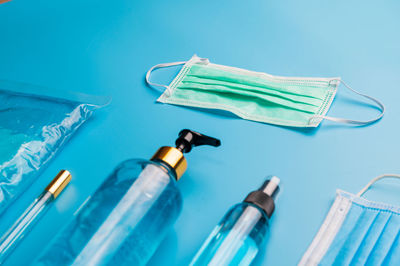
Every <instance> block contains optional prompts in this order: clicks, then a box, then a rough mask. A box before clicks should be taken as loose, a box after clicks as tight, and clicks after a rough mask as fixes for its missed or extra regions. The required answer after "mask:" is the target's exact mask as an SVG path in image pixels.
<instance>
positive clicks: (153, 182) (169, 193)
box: [36, 160, 182, 265]
mask: <svg viewBox="0 0 400 266" xmlns="http://www.w3.org/2000/svg"><path fill="white" fill-rule="evenodd" d="M181 207H182V197H181V194H180V192H179V190H178V189H177V187H176V181H175V178H174V174H173V173H172V172H171V171H170V170H169V169H167V168H166V167H164V166H163V165H161V164H158V163H155V162H151V161H140V160H128V161H125V162H123V163H122V164H121V165H120V166H118V167H117V168H116V169H115V170H114V172H113V173H112V174H111V175H110V176H109V177H108V178H107V179H106V181H105V182H104V183H103V184H102V185H101V186H100V187H99V188H98V189H97V191H96V192H95V193H94V194H93V195H92V196H91V197H90V198H89V199H88V200H87V201H86V203H85V204H84V205H83V206H82V207H81V208H80V210H79V211H78V212H77V213H76V214H75V216H74V218H73V220H72V221H71V222H70V223H69V225H68V226H67V227H66V228H65V229H64V230H63V231H62V232H61V233H60V234H58V236H57V237H56V239H55V241H53V242H52V243H51V244H50V246H49V247H48V248H47V249H46V251H45V253H44V254H42V256H41V257H40V258H39V260H38V261H37V262H36V264H39V265H144V264H146V263H147V261H148V260H149V259H150V257H151V256H152V255H153V253H154V251H155V250H156V248H157V247H158V245H159V244H160V242H161V241H162V239H163V238H164V236H165V235H166V233H167V232H168V230H169V229H170V228H171V227H172V225H173V223H174V222H175V220H176V219H177V217H178V215H179V213H180V210H181Z"/></svg>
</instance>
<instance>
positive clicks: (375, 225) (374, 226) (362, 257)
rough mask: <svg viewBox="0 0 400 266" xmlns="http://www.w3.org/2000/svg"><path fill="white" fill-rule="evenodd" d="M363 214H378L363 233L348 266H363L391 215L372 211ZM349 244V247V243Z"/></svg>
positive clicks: (368, 210)
mask: <svg viewBox="0 0 400 266" xmlns="http://www.w3.org/2000/svg"><path fill="white" fill-rule="evenodd" d="M365 212H374V213H378V215H376V218H375V219H374V220H373V221H372V223H370V224H369V227H368V230H367V231H366V232H365V235H364V236H363V239H362V242H361V243H360V245H359V246H358V249H357V252H356V253H355V254H354V256H353V258H352V260H351V262H350V265H365V263H366V261H367V258H368V254H370V252H371V250H372V249H373V248H374V246H375V244H376V242H377V241H378V239H379V236H380V235H381V233H382V231H383V229H384V228H385V226H386V224H387V223H388V222H389V221H390V217H391V213H389V212H378V211H377V210H374V209H366V210H365ZM358 226H359V227H362V226H364V225H363V224H359V225H358ZM349 244H350V245H351V243H349Z"/></svg>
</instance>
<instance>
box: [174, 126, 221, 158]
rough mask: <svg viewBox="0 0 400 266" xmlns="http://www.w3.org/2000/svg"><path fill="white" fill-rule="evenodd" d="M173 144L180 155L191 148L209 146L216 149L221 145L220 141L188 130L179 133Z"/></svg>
mask: <svg viewBox="0 0 400 266" xmlns="http://www.w3.org/2000/svg"><path fill="white" fill-rule="evenodd" d="M175 144H176V148H177V149H178V150H180V151H181V152H182V153H188V152H190V151H191V150H192V147H196V146H201V145H209V146H214V147H218V146H220V145H221V141H220V140H219V139H216V138H213V137H209V136H206V135H203V134H200V133H198V132H195V131H192V130H189V129H183V130H182V131H181V132H179V137H178V138H177V139H176V141H175Z"/></svg>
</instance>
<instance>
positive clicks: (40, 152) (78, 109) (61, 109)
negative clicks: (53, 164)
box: [0, 80, 109, 214]
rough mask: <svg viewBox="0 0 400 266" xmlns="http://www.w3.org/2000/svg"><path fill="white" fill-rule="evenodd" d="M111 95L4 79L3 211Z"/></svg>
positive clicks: (0, 123) (0, 91) (0, 141)
mask: <svg viewBox="0 0 400 266" xmlns="http://www.w3.org/2000/svg"><path fill="white" fill-rule="evenodd" d="M108 102H109V98H107V97H99V96H89V95H84V94H78V93H68V92H60V91H56V90H50V89H45V88H41V87H37V86H33V85H29V84H22V83H16V82H9V81H1V80H0V214H1V213H2V212H3V211H4V210H5V209H6V208H7V206H8V205H9V204H10V203H11V202H12V201H13V200H14V199H15V198H17V197H18V196H19V195H20V194H21V193H22V192H23V191H24V190H25V189H26V188H27V187H28V186H29V185H30V184H32V182H33V181H34V180H35V179H36V178H37V177H38V175H39V173H40V170H42V169H43V166H45V165H46V164H47V163H48V162H49V161H50V159H51V158H52V157H54V155H55V154H56V153H57V151H58V150H59V149H60V147H61V146H62V145H63V144H64V143H65V142H66V141H67V140H68V138H69V137H70V136H71V135H72V134H73V133H74V132H75V131H76V130H77V129H78V128H79V126H81V125H82V124H83V123H84V122H85V121H86V120H87V119H88V118H89V117H90V116H91V114H92V112H93V111H94V110H95V109H97V108H99V107H101V106H104V105H106V104H107V103H108Z"/></svg>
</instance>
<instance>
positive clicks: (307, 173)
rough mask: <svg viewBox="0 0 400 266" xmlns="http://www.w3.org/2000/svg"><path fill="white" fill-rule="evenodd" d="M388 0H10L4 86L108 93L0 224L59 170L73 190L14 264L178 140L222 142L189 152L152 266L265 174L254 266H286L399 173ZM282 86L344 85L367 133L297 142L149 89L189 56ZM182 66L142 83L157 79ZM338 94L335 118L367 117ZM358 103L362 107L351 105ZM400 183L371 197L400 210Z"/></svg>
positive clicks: (332, 127)
mask: <svg viewBox="0 0 400 266" xmlns="http://www.w3.org/2000/svg"><path fill="white" fill-rule="evenodd" d="M399 11H400V2H399V1H396V0H392V1H389V0H387V1H362V0H354V1H345V0H340V1H320V0H314V1H294V0H293V1H288V0H280V1H262V0H251V1H239V0H230V1H226V0H223V1H212V0H203V1H172V0H171V1H156V0H148V1H104V0H86V1H82V0H70V1H50V0H38V1H28V0H14V1H12V2H9V3H5V4H2V5H0V78H1V79H8V80H16V81H22V82H29V83H33V84H38V85H43V86H47V87H51V88H56V89H59V90H72V91H81V92H85V93H93V94H100V95H111V96H112V97H113V102H112V104H111V105H109V106H108V107H106V108H104V109H102V110H99V112H97V113H96V114H95V115H94V116H93V119H91V120H90V121H89V122H88V123H87V124H86V125H84V126H83V127H82V128H81V129H80V130H79V132H78V133H77V134H76V135H75V136H74V137H73V138H72V139H71V141H70V142H69V143H68V144H67V145H66V146H65V147H64V149H63V150H62V151H61V153H60V154H58V156H57V157H56V158H55V160H53V161H52V163H51V164H50V166H49V167H48V168H47V169H46V170H45V171H44V173H43V174H42V175H41V177H40V178H39V179H38V180H37V182H35V183H34V185H32V186H31V187H30V188H29V190H27V191H26V193H25V194H24V195H23V196H22V197H20V198H19V200H18V201H17V202H16V203H15V204H13V205H12V206H11V208H9V209H8V210H7V212H6V214H5V215H3V216H2V217H1V219H0V220H1V221H0V232H4V230H6V228H7V227H8V226H9V225H10V224H11V223H12V222H13V221H14V220H15V219H16V218H17V217H18V215H19V214H20V213H21V212H22V211H23V210H24V209H25V208H26V207H27V205H29V203H30V202H31V201H32V200H33V199H34V198H35V197H36V196H37V195H38V194H39V193H40V192H41V191H42V189H43V188H44V187H45V186H46V184H47V183H48V182H49V181H50V180H51V179H52V177H53V176H54V175H55V174H56V173H57V172H58V170H59V169H61V168H66V169H69V170H70V171H71V172H72V174H73V181H72V182H71V184H70V186H69V187H68V189H66V191H65V192H64V193H63V195H62V196H61V197H60V198H59V199H58V200H57V201H56V202H55V204H54V206H53V207H52V208H51V209H50V210H49V212H48V213H47V214H46V215H45V217H43V219H42V220H41V221H40V222H39V223H38V225H37V226H36V227H35V228H34V230H33V231H32V232H31V234H30V235H29V236H28V237H27V238H26V240H25V241H24V242H23V243H22V244H21V246H20V247H19V248H18V249H17V250H16V252H15V253H14V254H13V256H12V257H11V258H10V260H9V261H8V262H9V265H18V264H19V265H23V264H26V263H29V262H31V261H32V260H33V259H34V258H35V257H36V256H37V254H38V253H40V252H41V251H42V250H43V249H44V247H45V246H46V243H47V242H48V241H50V240H51V239H52V238H53V237H54V235H55V234H56V233H57V232H58V231H59V229H60V227H62V226H63V225H64V224H66V222H67V221H68V220H69V218H70V217H71V215H72V214H73V213H74V211H75V210H76V209H77V208H78V207H79V206H80V205H81V204H82V202H83V201H84V200H85V199H86V198H87V197H88V196H89V195H90V194H91V193H93V191H94V190H95V189H96V187H97V186H98V185H99V184H100V183H101V182H102V181H103V180H104V179H105V178H106V177H107V175H108V174H109V173H110V172H111V171H112V169H113V168H114V167H115V166H116V165H117V164H118V163H119V162H121V161H122V160H125V159H127V158H149V157H151V155H152V154H153V153H154V152H155V151H156V150H157V148H158V147H159V146H162V145H170V144H173V143H174V140H175V138H176V135H177V133H178V132H179V130H180V129H182V128H190V129H194V130H197V131H199V132H202V133H205V134H208V135H211V136H215V137H219V138H220V139H221V140H222V146H221V147H220V148H218V149H215V148H211V147H199V148H198V149H196V150H194V151H193V152H192V153H191V154H188V156H187V159H188V163H189V168H188V171H187V172H186V174H185V175H184V177H183V178H182V179H181V181H180V182H179V187H180V189H181V191H182V194H183V196H184V207H183V211H182V214H181V216H180V218H179V220H178V221H177V223H176V224H175V227H174V230H173V231H171V233H170V234H169V235H168V237H167V238H166V239H165V241H163V243H162V244H161V247H160V248H159V250H158V251H157V253H156V255H155V256H154V257H153V258H152V260H151V262H150V265H187V264H188V263H189V261H190V259H191V258H192V257H193V255H194V254H195V252H196V251H197V249H198V248H199V247H200V245H201V244H202V242H203V241H204V240H205V238H206V237H207V235H208V234H209V233H210V232H211V230H212V228H213V227H214V226H215V225H216V224H217V222H218V221H219V220H220V219H221V218H222V216H223V215H224V213H225V212H226V211H227V209H228V208H229V207H230V206H231V205H233V204H235V203H237V202H240V201H241V200H242V199H243V198H244V197H245V196H246V194H247V193H248V192H249V191H251V190H252V189H254V188H256V187H258V186H259V185H260V184H261V183H262V181H263V180H264V178H265V176H267V175H268V174H275V175H277V176H279V177H280V178H281V179H282V189H281V194H280V196H279V198H278V201H277V203H276V205H277V208H276V212H275V214H274V216H273V219H272V221H271V231H270V236H269V238H268V239H267V241H266V245H265V247H263V250H262V251H261V252H260V254H259V255H258V257H257V259H256V261H255V263H254V265H293V264H296V263H297V262H298V261H299V259H300V258H301V256H302V254H303V253H304V251H305V250H306V248H307V247H308V245H309V244H310V242H311V240H312V239H313V237H314V235H315V234H316V232H317V230H318V228H319V227H320V225H321V223H322V221H323V219H324V217H325V215H326V214H327V212H328V210H329V207H330V205H331V203H332V201H333V200H334V197H335V190H336V188H342V189H344V190H347V191H349V192H354V193H356V192H358V191H359V190H360V189H361V188H362V187H363V186H364V185H365V184H366V183H367V182H368V181H369V180H370V179H371V178H373V177H375V176H377V175H379V174H382V173H386V172H397V173H399V172H400V164H399V148H400V147H399V146H400V144H399V141H398V139H399V129H400V124H399V114H400V105H399V97H400V90H399V83H400V75H399V73H400V34H399V28H400V16H399ZM194 53H196V54H198V55H199V56H201V57H207V58H209V59H210V61H211V62H214V63H218V64H224V65H229V66H236V67H241V68H245V69H249V70H256V71H262V72H267V73H270V74H276V75H287V76H312V77H331V76H341V77H342V78H343V80H345V81H346V82H348V83H349V84H350V85H351V86H353V87H354V88H355V89H358V90H360V91H362V92H364V93H366V94H368V95H372V96H375V97H377V98H378V99H380V100H381V101H383V102H384V103H385V105H386V107H387V113H386V114H385V116H384V118H383V119H382V120H381V121H379V122H378V123H376V124H374V125H371V126H367V127H358V128H357V127H351V126H342V125H337V124H334V123H333V122H329V121H326V122H323V123H322V124H321V126H320V127H319V128H317V129H315V130H293V129H289V128H284V127H278V126H273V125H267V124H261V123H256V122H251V121H245V120H241V119H238V118H236V117H234V116H230V115H221V114H215V113H213V112H205V111H200V110H196V109H191V108H184V107H179V106H172V105H165V104H159V103H155V100H156V99H157V98H158V96H159V95H160V92H158V91H157V90H154V89H151V88H149V87H147V86H146V84H145V82H144V75H145V73H146V71H147V70H148V69H149V68H150V67H151V66H152V65H154V64H157V63H163V62H172V61H180V60H187V59H189V58H190V57H191V56H192V54H194ZM178 70H179V68H175V69H168V70H159V71H157V72H155V73H154V75H153V76H152V79H153V80H154V81H158V82H164V83H166V84H167V83H169V82H170V81H171V80H172V78H173V77H174V75H175V74H176V73H177V71H178ZM359 100H360V99H359V98H357V96H355V95H354V94H351V93H349V92H348V91H347V90H346V89H345V88H344V87H340V88H339V92H338V95H337V97H336V99H335V101H334V103H333V105H332V107H331V110H330V111H329V113H328V114H329V115H331V116H343V117H348V118H355V119H369V118H372V117H374V116H376V115H377V114H378V111H377V110H376V109H374V108H371V106H370V105H366V104H363V103H360V102H359ZM361 100H362V99H361ZM399 191H400V184H399V182H396V180H394V181H392V180H388V181H382V182H381V183H379V184H377V185H376V186H374V187H373V189H372V190H371V191H370V192H368V194H367V195H366V197H368V198H369V199H372V200H379V201H386V202H390V203H393V204H398V205H400V198H399V197H398V195H399V194H398V193H399Z"/></svg>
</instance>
